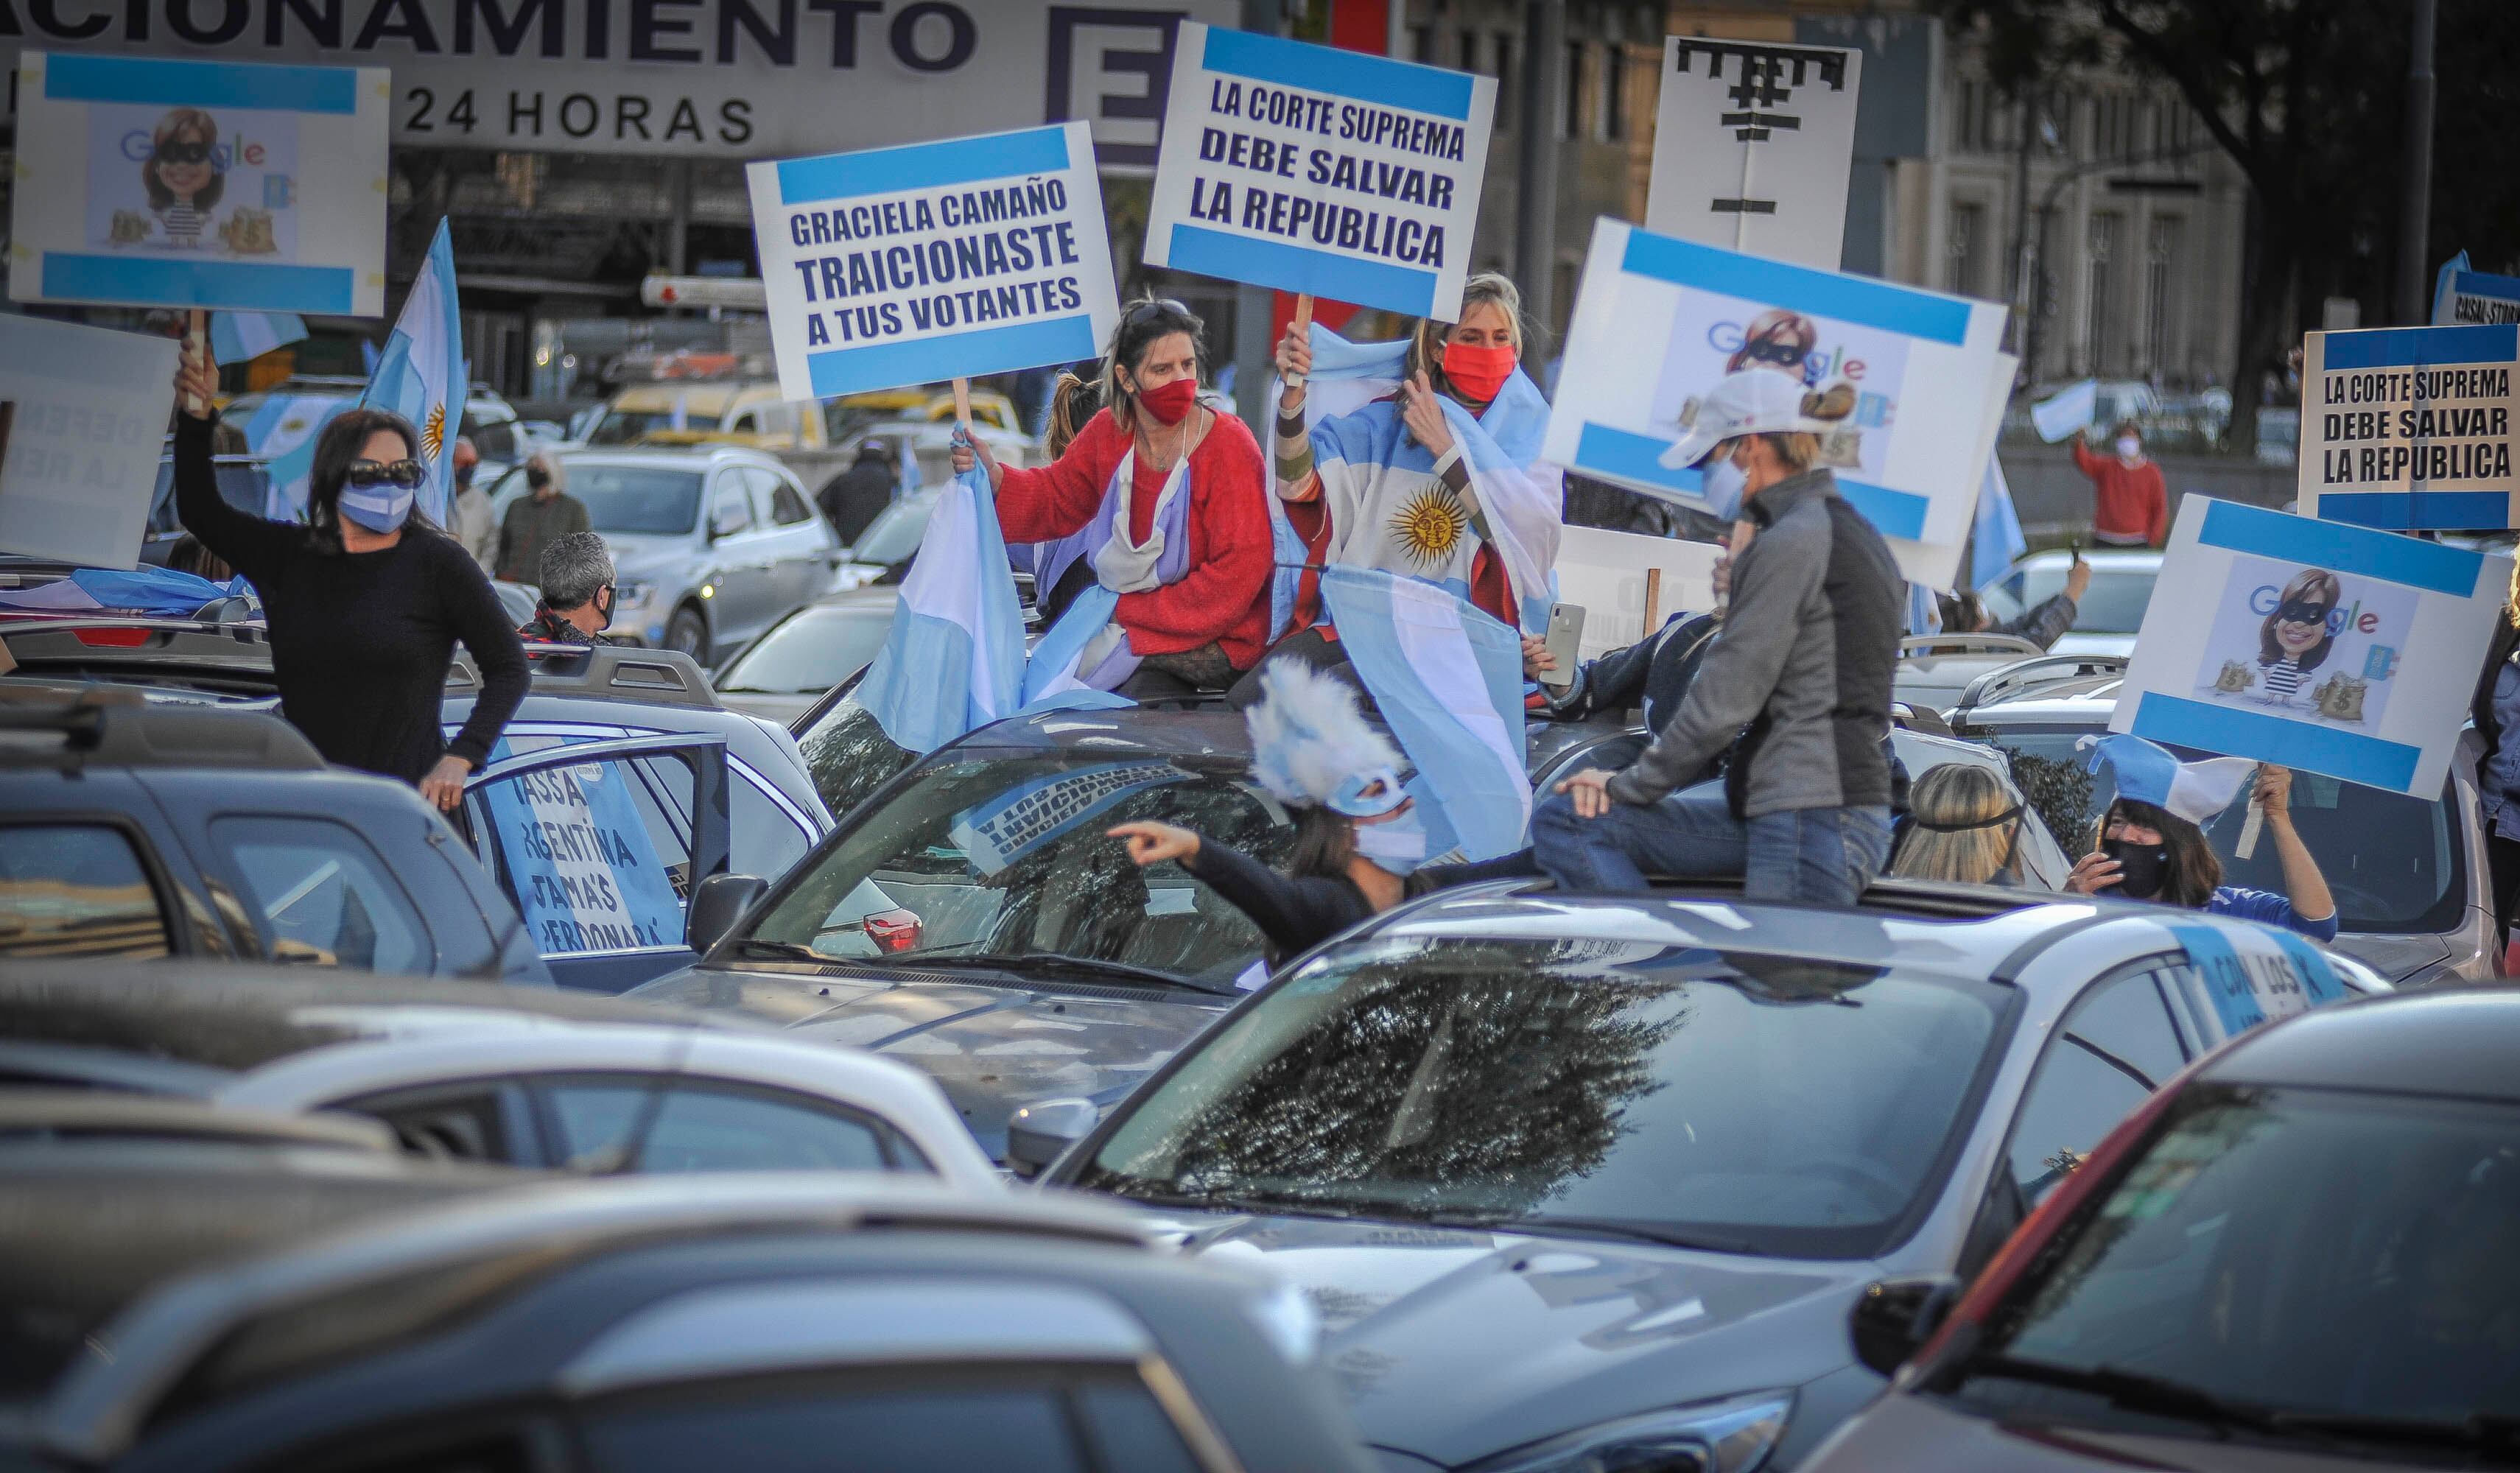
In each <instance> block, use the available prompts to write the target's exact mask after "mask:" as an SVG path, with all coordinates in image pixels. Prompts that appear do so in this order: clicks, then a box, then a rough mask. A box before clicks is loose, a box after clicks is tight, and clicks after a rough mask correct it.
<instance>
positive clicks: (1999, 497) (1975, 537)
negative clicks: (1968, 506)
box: [1969, 456, 2030, 588]
mask: <svg viewBox="0 0 2520 1473" xmlns="http://www.w3.org/2000/svg"><path fill="white" fill-rule="evenodd" d="M2028 551H2030V539H2029V538H2027V537H2024V536H2022V535H2021V513H2018V512H2016V511H2014V510H2013V506H2012V487H2011V486H2010V485H2009V484H2007V483H2006V482H2005V481H2004V478H2003V465H2002V464H2001V463H2000V462H1998V461H1997V460H1996V459H1995V457H1993V456H1989V457H1987V462H1986V481H1985V483H1984V484H1983V485H1981V486H1979V487H1978V493H1977V524H1976V526H1975V527H1974V528H1973V529H1972V530H1971V531H1970V533H1969V587H1971V588H1984V587H1986V586H1987V585H1988V584H1990V583H1993V582H1994V581H1995V580H1996V579H1998V578H2001V577H2003V570H2004V569H2005V568H2007V567H2010V566H2011V565H2012V559H2013V558H2018V557H2020V556H2021V555H2022V554H2024V553H2026V552H2028Z"/></svg>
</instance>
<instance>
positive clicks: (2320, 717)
mask: <svg viewBox="0 0 2520 1473" xmlns="http://www.w3.org/2000/svg"><path fill="white" fill-rule="evenodd" d="M2415 597H2416V595H2415V591H2414V590H2413V589H2409V588H2407V587H2404V586H2402V585H2399V584H2393V583H2386V582H2381V581H2379V580H2376V579H2371V578H2362V577H2356V576H2353V575H2351V574H2341V573H2336V572H2331V571H2329V570H2328V569H2326V568H2320V567H2305V566H2303V565H2301V564H2298V563H2288V562H2283V561H2279V560H2277V559H2275V558H2261V557H2254V556H2250V555H2246V554H2242V555H2239V556H2236V557H2234V558H2232V559H2231V579H2230V582H2229V583H2228V584H2227V585H2226V586H2225V589H2224V593H2223V599H2222V601H2221V603H2220V605H2219V607H2218V608H2217V610H2216V613H2215V618H2214V633H2213V635H2212V637H2211V638H2210V639H2209V640H2208V641H2207V642H2206V647H2205V649H2206V653H2205V662H2204V666H2203V668H2201V669H2200V670H2199V671H2198V672H2197V686H2198V691H2197V695H2198V697H2199V698H2200V699H2206V700H2212V701H2215V702H2217V703H2219V704H2223V705H2227V706H2235V707H2237V708H2239V709H2242V710H2257V711H2264V712H2266V713H2268V714H2270V715H2280V716H2285V717H2289V718H2291V719H2293V720H2296V721H2317V722H2323V723H2327V724H2331V725H2335V726H2341V727H2344V728H2346V729H2348V730H2355V729H2364V728H2369V727H2373V726H2376V725H2377V723H2378V722H2379V720H2380V716H2381V713H2382V711H2384V710H2385V709H2386V708H2387V705H2388V700H2389V692H2390V691H2391V689H2392V683H2391V680H2390V677H2392V676H2393V675H2395V674H2396V673H2397V668H2398V662H2399V658H2400V653H2401V650H2402V649H2403V648H2404V647H2405V641H2406V632H2407V629H2408V625H2409V624H2410V622H2411V621H2412V619H2413V616H2414V604H2415Z"/></svg>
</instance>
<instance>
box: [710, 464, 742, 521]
mask: <svg viewBox="0 0 2520 1473" xmlns="http://www.w3.org/2000/svg"><path fill="white" fill-rule="evenodd" d="M715 484H716V489H715V490H714V491H712V492H710V493H709V530H710V531H711V532H713V533H715V534H716V535H718V536H720V537H732V536H734V535H735V534H736V533H738V532H742V531H745V530H747V529H749V528H750V527H751V525H752V498H751V497H750V496H749V495H748V494H746V492H745V491H744V487H743V478H742V476H741V475H739V474H737V473H736V472H734V471H732V470H724V471H720V472H719V473H718V477H717V481H716V483H715Z"/></svg>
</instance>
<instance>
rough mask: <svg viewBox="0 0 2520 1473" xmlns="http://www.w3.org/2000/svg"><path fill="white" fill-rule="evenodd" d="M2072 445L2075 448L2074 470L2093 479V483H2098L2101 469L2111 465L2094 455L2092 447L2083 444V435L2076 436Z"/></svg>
mask: <svg viewBox="0 0 2520 1473" xmlns="http://www.w3.org/2000/svg"><path fill="white" fill-rule="evenodd" d="M2072 444H2073V448H2074V469H2077V470H2080V471H2081V472H2083V474H2085V475H2087V476H2089V477H2091V478H2092V479H2093V481H2097V480H2098V479H2099V478H2100V470H2101V468H2103V467H2105V466H2107V465H2108V464H2109V463H2108V462H2106V461H2104V460H2101V459H2100V458H2099V457H2098V456H2096V455H2093V454H2092V447H2091V446H2089V445H2086V444H2084V443H2083V437H2082V436H2081V435H2076V436H2074V438H2073V441H2072Z"/></svg>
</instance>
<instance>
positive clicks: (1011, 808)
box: [945, 762, 1189, 874]
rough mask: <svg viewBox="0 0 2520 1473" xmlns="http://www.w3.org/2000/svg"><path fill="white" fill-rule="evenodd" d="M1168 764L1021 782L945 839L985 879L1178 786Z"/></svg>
mask: <svg viewBox="0 0 2520 1473" xmlns="http://www.w3.org/2000/svg"><path fill="white" fill-rule="evenodd" d="M1188 776H1189V774H1187V773H1184V772H1183V771H1182V770H1181V769H1180V768H1177V767H1175V766H1173V765H1172V764H1171V763H1169V762H1112V763H1097V764H1095V765H1094V766H1092V767H1080V768H1077V769H1075V770H1073V771H1071V772H1064V773H1060V774H1058V775H1057V776H1056V777H1050V778H1036V779H1034V780H1032V781H1029V782H1020V783H1017V784H1016V785H1015V786H1013V787H1012V788H1010V789H1009V790H1007V791H1006V792H1004V793H1001V794H999V795H998V796H997V797H994V798H991V799H990V800H989V801H987V802H985V803H980V804H976V805H974V806H972V807H970V808H967V809H965V810H964V811H963V812H961V813H958V814H956V815H955V816H954V822H953V823H952V824H951V825H950V826H947V828H946V830H945V832H946V836H947V837H949V838H951V839H952V840H953V841H954V843H955V844H956V845H957V846H959V847H960V848H961V849H962V851H963V853H964V855H965V856H966V857H967V858H968V859H969V860H970V861H971V864H972V866H973V868H975V869H977V870H979V871H980V872H981V873H982V874H997V873H1000V872H1003V871H1004V870H1006V868H1007V867H1008V866H1010V865H1012V864H1013V863H1014V862H1015V861H1017V860H1019V859H1022V858H1023V857H1024V856H1025V855H1027V854H1030V853H1032V852H1033V851H1034V850H1036V849H1039V848H1040V847H1041V846H1042V845H1044V844H1047V843H1049V842H1050V841H1051V840H1053V839H1055V838H1057V837H1059V836H1060V835H1062V834H1065V833H1068V832H1070V831H1072V830H1074V829H1075V827H1076V826H1078V825H1080V824H1082V823H1084V822H1085V821H1086V820H1088V819H1091V818H1093V817H1095V816H1096V815H1098V814H1101V813H1102V812H1104V811H1106V810H1107V809H1109V808H1110V807H1111V806H1112V805H1113V804H1115V803H1117V802H1119V801H1120V800H1121V799H1122V798H1125V797H1127V796H1129V795H1130V794H1131V793H1134V792H1143V791H1144V790H1146V789H1147V788H1149V787H1160V786H1162V785H1163V784H1164V783H1167V782H1179V781H1182V780H1183V779H1184V778H1186V777H1188Z"/></svg>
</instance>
